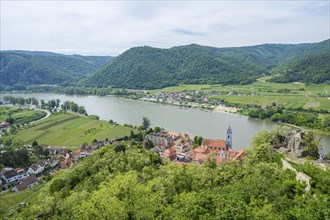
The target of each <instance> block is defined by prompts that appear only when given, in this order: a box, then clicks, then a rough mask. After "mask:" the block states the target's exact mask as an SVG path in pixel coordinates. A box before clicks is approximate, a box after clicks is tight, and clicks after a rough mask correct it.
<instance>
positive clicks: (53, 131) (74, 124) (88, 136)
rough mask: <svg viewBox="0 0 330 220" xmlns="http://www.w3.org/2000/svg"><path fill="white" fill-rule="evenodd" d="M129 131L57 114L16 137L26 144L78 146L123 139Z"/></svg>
mask: <svg viewBox="0 0 330 220" xmlns="http://www.w3.org/2000/svg"><path fill="white" fill-rule="evenodd" d="M130 131H131V129H130V128H128V127H124V126H121V125H117V126H111V125H109V123H108V122H106V121H99V120H93V119H90V118H87V117H82V116H78V115H73V114H57V115H52V116H50V117H49V118H47V119H45V120H42V121H40V122H37V123H35V124H33V125H31V126H30V127H29V128H25V129H24V130H20V131H19V132H18V133H17V134H16V136H17V137H18V138H20V139H22V140H23V141H24V143H26V144H31V143H32V141H34V140H37V141H38V142H39V143H41V144H49V145H53V146H79V145H81V144H82V143H85V142H86V143H88V144H91V142H92V140H93V139H94V138H96V139H97V140H104V139H106V138H115V137H123V136H125V135H130Z"/></svg>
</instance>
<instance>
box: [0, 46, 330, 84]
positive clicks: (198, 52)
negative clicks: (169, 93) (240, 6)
mask: <svg viewBox="0 0 330 220" xmlns="http://www.w3.org/2000/svg"><path fill="white" fill-rule="evenodd" d="M329 53H330V40H325V41H322V42H320V43H308V44H263V45H257V46H248V47H235V48H234V47H233V48H215V47H207V46H200V45H196V44H191V45H187V46H178V47H173V48H170V49H159V48H152V47H147V46H144V47H135V48H131V49H129V50H127V51H126V52H124V53H122V54H121V55H119V56H117V57H115V58H112V57H92V56H80V55H71V56H68V55H61V54H56V53H49V52H29V51H1V62H0V67H1V69H0V89H1V90H25V89H26V86H27V85H32V84H52V85H61V86H87V87H109V86H111V87H119V88H132V89H155V88H163V87H168V86H173V85H179V84H223V85H231V84H250V83H252V82H255V80H256V79H257V78H259V77H261V76H264V75H273V76H274V77H273V78H272V79H270V81H272V82H296V81H299V82H305V83H323V82H326V81H329V80H330V70H329V69H330V66H329V56H330V55H329Z"/></svg>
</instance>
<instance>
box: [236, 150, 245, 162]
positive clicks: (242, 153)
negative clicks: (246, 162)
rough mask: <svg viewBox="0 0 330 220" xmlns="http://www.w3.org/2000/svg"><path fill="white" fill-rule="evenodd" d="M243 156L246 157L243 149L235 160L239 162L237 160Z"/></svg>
mask: <svg viewBox="0 0 330 220" xmlns="http://www.w3.org/2000/svg"><path fill="white" fill-rule="evenodd" d="M242 156H244V150H243V149H241V150H240V151H238V153H237V155H236V157H235V158H234V159H233V160H237V159H239V158H241V157H242Z"/></svg>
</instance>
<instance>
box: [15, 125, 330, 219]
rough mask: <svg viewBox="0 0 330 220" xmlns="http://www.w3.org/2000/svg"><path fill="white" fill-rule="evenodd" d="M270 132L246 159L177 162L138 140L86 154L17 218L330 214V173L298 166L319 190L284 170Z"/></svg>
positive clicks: (275, 134)
mask: <svg viewBox="0 0 330 220" xmlns="http://www.w3.org/2000/svg"><path fill="white" fill-rule="evenodd" d="M281 132H283V131H281V130H273V131H269V132H268V131H263V132H261V133H259V134H258V135H257V136H256V137H255V138H254V140H253V142H252V146H251V149H249V150H248V152H247V156H246V157H245V158H244V159H242V160H241V161H233V162H230V163H224V164H216V163H215V161H212V160H210V161H208V162H206V163H204V164H203V165H197V164H188V165H176V164H174V163H172V162H169V161H166V160H162V159H161V158H159V156H158V155H157V154H156V153H154V152H153V151H150V150H146V149H145V148H143V147H142V145H141V144H140V143H139V142H137V141H136V140H131V141H130V142H118V143H115V144H113V145H112V146H107V147H104V148H102V149H100V150H98V151H96V152H95V153H94V154H92V155H91V156H89V157H87V158H84V159H82V160H81V161H80V162H79V163H78V164H76V165H75V166H74V167H73V168H71V169H69V170H67V171H64V172H60V173H58V174H57V175H55V176H54V177H53V179H52V180H51V181H50V182H48V183H47V184H46V186H45V187H44V188H43V189H42V190H41V191H40V192H39V194H38V195H37V197H36V198H35V199H34V200H33V201H32V203H31V204H28V206H27V207H26V208H24V209H22V210H20V211H21V212H20V213H18V214H17V216H13V218H16V219H329V218H330V216H329V211H328V210H329V209H328V208H329V207H330V200H329V194H330V191H329V190H330V187H329V183H330V171H322V170H320V169H319V168H317V167H314V166H313V165H299V166H298V165H297V166H298V167H297V169H298V168H299V170H302V171H304V172H306V173H307V174H308V175H310V176H311V178H312V182H311V185H312V189H311V191H310V192H305V191H304V188H305V185H304V184H301V183H300V182H298V181H296V179H295V174H294V172H293V171H290V170H283V169H282V164H281V160H280V159H281V157H282V156H283V155H281V154H278V153H274V151H273V146H274V143H276V141H277V139H278V137H279V136H278V135H280V133H281Z"/></svg>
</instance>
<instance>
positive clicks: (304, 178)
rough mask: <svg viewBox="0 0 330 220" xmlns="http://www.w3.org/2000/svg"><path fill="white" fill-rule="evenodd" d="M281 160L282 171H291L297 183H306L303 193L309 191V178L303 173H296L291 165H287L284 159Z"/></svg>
mask: <svg viewBox="0 0 330 220" xmlns="http://www.w3.org/2000/svg"><path fill="white" fill-rule="evenodd" d="M281 160H282V165H283V169H284V170H286V169H289V170H292V171H293V172H295V173H296V180H297V181H299V182H305V183H306V185H307V186H306V187H305V191H306V192H309V191H310V190H311V184H310V179H311V178H310V176H308V175H306V174H305V173H303V172H298V171H297V170H296V169H295V168H294V167H293V166H292V165H291V163H289V162H288V161H287V160H286V159H281Z"/></svg>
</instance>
